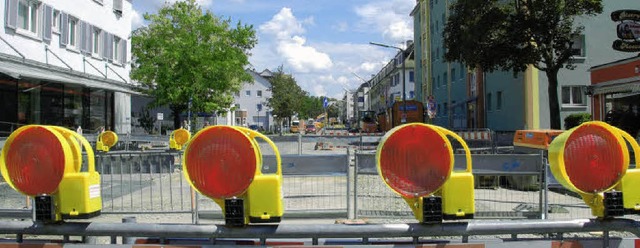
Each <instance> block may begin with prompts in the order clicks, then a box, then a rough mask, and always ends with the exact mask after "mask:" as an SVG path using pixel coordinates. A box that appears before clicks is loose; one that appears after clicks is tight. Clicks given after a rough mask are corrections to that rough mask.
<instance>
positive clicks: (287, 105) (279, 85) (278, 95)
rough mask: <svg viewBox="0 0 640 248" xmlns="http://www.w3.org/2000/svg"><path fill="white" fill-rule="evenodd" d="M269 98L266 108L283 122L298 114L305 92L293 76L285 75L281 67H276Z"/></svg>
mask: <svg viewBox="0 0 640 248" xmlns="http://www.w3.org/2000/svg"><path fill="white" fill-rule="evenodd" d="M269 90H271V98H269V99H267V106H269V107H270V108H271V109H272V110H271V113H272V114H273V115H276V116H277V119H279V120H284V119H285V118H288V119H289V120H291V118H290V117H291V116H293V115H294V114H296V113H299V112H300V110H301V106H302V102H303V99H304V97H305V92H304V91H303V90H302V88H300V86H298V84H297V82H296V80H295V78H293V76H291V75H289V74H286V73H285V72H284V69H283V67H282V66H280V67H278V69H277V70H276V72H275V73H273V77H272V78H271V87H270V88H269Z"/></svg>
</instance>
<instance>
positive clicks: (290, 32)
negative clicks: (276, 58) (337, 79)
mask: <svg viewBox="0 0 640 248" xmlns="http://www.w3.org/2000/svg"><path fill="white" fill-rule="evenodd" d="M313 22H314V20H313V18H306V19H305V20H303V21H299V20H298V19H297V18H296V17H295V16H294V15H293V12H292V11H291V9H289V8H282V9H281V10H280V12H278V13H277V14H276V15H274V16H273V18H272V19H271V20H269V21H268V22H266V23H264V24H263V25H261V26H260V27H259V30H260V32H261V34H262V35H263V36H264V37H265V38H267V40H266V41H267V42H273V46H275V49H276V51H277V53H278V55H280V56H282V57H283V58H284V61H285V62H286V63H287V65H288V66H290V67H292V68H293V70H294V71H296V72H311V71H316V70H327V69H330V68H331V67H332V66H333V63H332V62H331V58H330V57H329V55H328V54H326V53H323V52H320V51H318V50H317V49H316V48H315V47H312V46H309V45H307V44H306V38H305V37H304V36H302V35H303V34H304V33H305V29H304V27H303V24H313Z"/></svg>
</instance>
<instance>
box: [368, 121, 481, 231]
mask: <svg viewBox="0 0 640 248" xmlns="http://www.w3.org/2000/svg"><path fill="white" fill-rule="evenodd" d="M416 126H425V127H427V128H429V129H431V130H434V131H436V132H437V133H438V136H439V137H441V138H442V141H444V142H445V146H446V147H447V149H448V156H450V158H451V168H453V164H454V162H455V161H454V156H453V149H452V146H451V144H450V142H449V140H448V139H447V136H449V137H452V138H454V139H456V140H457V141H458V142H459V143H460V144H461V145H462V147H463V148H464V150H465V157H466V168H465V169H464V170H461V171H456V170H455V169H452V171H451V172H450V174H449V175H447V178H446V181H445V182H444V183H443V184H442V185H441V187H440V188H438V189H437V190H435V191H434V192H431V193H430V194H428V195H421V196H417V197H411V196H403V195H402V194H400V193H399V192H397V191H396V190H395V189H394V188H393V187H392V186H391V185H389V183H388V182H387V181H386V180H385V179H384V176H383V175H382V174H381V151H382V149H383V147H384V146H385V145H387V144H386V141H387V138H388V137H390V136H391V135H393V134H394V133H395V132H396V131H397V130H400V129H402V128H412V127H416ZM422 142H433V141H429V140H424V141H422ZM434 159H437V158H434ZM376 165H377V168H378V172H379V174H380V176H381V178H382V180H383V182H384V183H385V184H386V185H387V186H388V187H389V188H391V189H392V190H393V191H394V192H396V193H398V194H399V195H400V196H401V197H402V198H403V199H404V200H405V201H406V202H407V204H408V205H409V207H410V208H411V210H412V212H413V214H414V217H415V218H416V219H417V220H418V221H423V220H424V218H423V217H424V216H423V210H424V206H423V199H424V198H425V197H428V196H430V195H433V196H440V197H441V198H442V214H443V219H468V218H473V215H474V214H475V190H474V176H473V174H472V161H471V152H470V150H469V147H468V146H467V144H466V142H465V141H464V140H463V139H462V138H461V137H460V136H458V135H457V134H456V133H454V132H452V131H450V130H448V129H445V128H442V127H439V126H435V125H429V124H423V123H409V124H404V125H401V126H398V127H395V128H393V129H391V130H390V131H389V132H387V134H386V135H385V136H384V137H383V138H382V139H381V141H380V144H379V145H378V149H377V151H376ZM415 166H423V165H422V164H416V165H415Z"/></svg>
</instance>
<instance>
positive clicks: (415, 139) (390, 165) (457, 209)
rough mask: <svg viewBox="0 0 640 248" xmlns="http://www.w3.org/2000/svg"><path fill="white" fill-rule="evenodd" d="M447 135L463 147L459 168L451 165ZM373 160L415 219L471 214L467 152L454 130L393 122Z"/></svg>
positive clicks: (435, 219) (433, 220)
mask: <svg viewBox="0 0 640 248" xmlns="http://www.w3.org/2000/svg"><path fill="white" fill-rule="evenodd" d="M447 136H449V137H453V138H454V139H456V140H457V141H458V142H460V144H462V147H463V148H464V150H465V154H466V160H467V161H466V162H467V163H466V169H465V170H463V171H456V170H454V155H453V154H454V152H453V149H452V147H451V143H450V142H449V139H448V138H447ZM376 165H377V167H378V173H379V174H380V176H381V177H382V180H383V181H384V182H385V183H386V184H387V186H389V187H390V188H391V189H392V190H393V191H395V192H396V193H397V194H399V195H400V196H401V197H402V198H404V200H405V201H406V202H407V203H408V204H409V207H410V208H411V210H412V211H413V214H414V216H415V217H416V219H418V221H420V222H422V223H439V222H442V220H443V219H469V218H473V215H474V212H475V206H474V190H473V186H474V185H473V184H474V181H473V174H471V152H470V151H469V147H468V146H467V144H466V143H465V142H464V140H462V138H461V137H460V136H458V135H457V134H455V133H453V132H451V131H449V130H447V129H445V128H442V127H438V126H434V125H428V124H422V123H410V124H405V125H401V126H398V127H395V128H393V129H391V130H390V131H389V132H387V133H386V134H385V135H384V136H383V137H382V139H381V140H380V144H379V145H378V150H377V152H376Z"/></svg>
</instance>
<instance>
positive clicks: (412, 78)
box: [409, 71, 415, 82]
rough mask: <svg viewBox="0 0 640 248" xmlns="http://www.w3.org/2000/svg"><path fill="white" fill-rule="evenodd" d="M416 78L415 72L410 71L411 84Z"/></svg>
mask: <svg viewBox="0 0 640 248" xmlns="http://www.w3.org/2000/svg"><path fill="white" fill-rule="evenodd" d="M414 77H415V76H414V72H413V71H410V72H409V82H414Z"/></svg>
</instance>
